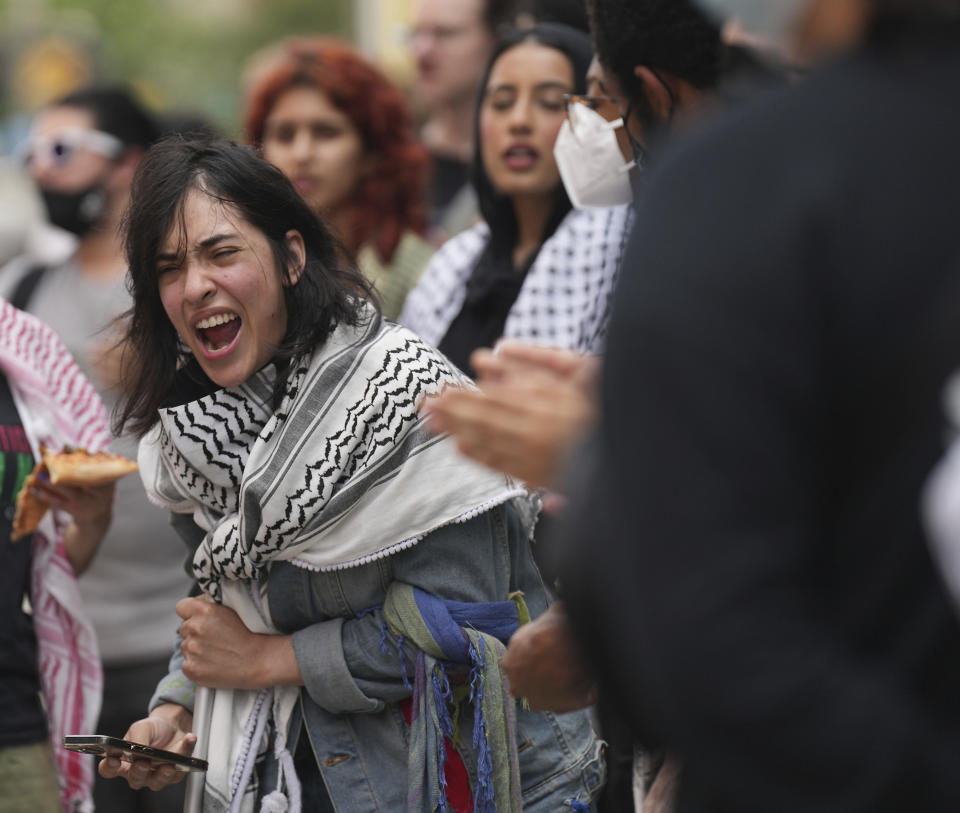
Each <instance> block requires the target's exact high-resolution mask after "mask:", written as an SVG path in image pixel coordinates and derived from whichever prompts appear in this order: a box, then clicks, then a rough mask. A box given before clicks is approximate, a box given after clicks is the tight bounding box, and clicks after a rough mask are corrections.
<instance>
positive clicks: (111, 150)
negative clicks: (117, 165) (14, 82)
mask: <svg viewBox="0 0 960 813" xmlns="http://www.w3.org/2000/svg"><path fill="white" fill-rule="evenodd" d="M77 150H86V151H87V152H92V153H96V154H97V155H102V156H103V157H104V158H110V159H111V160H112V159H114V158H117V157H119V156H120V154H121V153H122V152H123V142H122V141H121V140H120V139H119V138H117V137H116V136H112V135H110V134H109V133H104V132H102V131H100V130H83V129H79V128H76V129H69V130H63V131H62V132H60V133H57V134H56V135H55V136H33V137H32V138H30V139H28V140H27V141H26V142H25V143H24V144H22V145H21V146H20V148H19V149H18V150H17V158H18V159H19V161H20V162H21V163H22V164H23V165H24V166H29V165H31V164H44V165H47V166H52V167H62V166H64V165H66V164H68V163H69V162H70V160H71V159H72V158H73V156H74V154H75V153H76V152H77Z"/></svg>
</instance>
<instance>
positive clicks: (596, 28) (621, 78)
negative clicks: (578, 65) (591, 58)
mask: <svg viewBox="0 0 960 813" xmlns="http://www.w3.org/2000/svg"><path fill="white" fill-rule="evenodd" d="M588 11H589V15H590V30H591V33H592V35H593V45H594V49H595V50H596V52H597V59H598V60H599V62H600V64H601V65H602V66H603V69H604V70H605V71H610V72H611V73H612V74H613V76H614V77H615V78H616V80H617V81H618V82H619V84H620V86H621V87H622V88H623V91H624V93H626V94H627V96H629V97H630V100H631V101H633V102H634V103H635V104H643V103H644V98H645V97H644V94H643V83H642V82H641V81H640V80H639V79H638V78H637V77H636V75H635V74H634V68H636V66H637V65H646V66H647V67H650V68H654V69H658V68H659V69H662V70H664V71H667V72H669V73H671V74H673V75H674V76H676V77H678V78H680V79H684V80H686V81H687V82H689V83H690V84H691V85H693V86H694V87H697V88H712V87H715V86H716V85H717V84H718V83H719V81H720V75H721V71H722V68H723V55H724V47H723V42H722V40H721V37H720V28H719V27H718V26H717V24H716V23H714V22H713V21H712V20H711V19H710V18H709V17H707V15H706V14H704V13H703V12H701V11H700V10H699V8H697V7H696V6H695V5H694V3H693V2H691V0H589V7H588Z"/></svg>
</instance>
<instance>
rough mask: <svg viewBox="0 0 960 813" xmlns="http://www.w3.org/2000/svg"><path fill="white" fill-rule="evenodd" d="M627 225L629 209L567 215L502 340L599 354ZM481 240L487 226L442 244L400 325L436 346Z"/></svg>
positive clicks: (462, 294)
mask: <svg viewBox="0 0 960 813" xmlns="http://www.w3.org/2000/svg"><path fill="white" fill-rule="evenodd" d="M632 223H633V207H632V206H631V205H625V206H615V207H613V208H610V209H589V210H583V211H578V210H576V209H574V210H572V211H570V213H569V214H567V216H566V217H565V218H564V219H563V221H562V222H561V223H560V225H559V226H557V229H556V231H555V232H554V233H553V234H552V235H551V236H550V237H549V238H548V239H547V240H546V241H545V242H544V244H543V246H542V247H541V248H540V251H539V252H538V253H537V257H536V259H535V260H534V261H533V265H532V266H531V267H530V270H529V271H528V272H527V276H526V277H525V278H524V280H523V287H522V288H521V289H520V293H519V295H518V296H517V300H516V302H514V303H513V306H512V307H511V308H510V313H509V314H508V316H507V321H506V323H505V324H504V326H503V338H505V339H520V340H523V341H527V342H532V343H534V344H541V345H547V346H549V347H562V348H565V349H567V350H576V351H578V352H582V353H600V352H602V351H603V349H604V344H605V341H606V332H607V320H608V319H609V316H610V308H611V306H612V304H613V292H614V289H615V287H616V282H617V278H618V275H619V271H620V260H621V258H622V256H623V252H624V248H625V247H626V243H627V238H628V237H629V235H630V226H631V225H632ZM489 241H490V227H489V226H487V224H486V223H479V224H477V225H476V226H474V227H473V228H471V229H467V230H466V231H464V232H461V233H460V234H458V235H457V236H456V237H453V238H452V239H450V240H448V241H447V242H446V243H444V244H443V247H442V248H441V249H440V250H439V251H438V252H437V253H436V254H434V255H433V259H432V260H431V261H430V264H429V265H428V266H427V269H426V271H424V273H423V276H422V277H421V278H420V282H418V283H417V286H416V287H415V288H414V289H413V290H412V291H411V292H410V294H409V295H408V296H407V300H406V303H405V304H404V306H403V313H401V315H400V320H399V321H400V323H401V324H403V325H405V326H406V327H408V328H410V329H411V330H412V331H413V332H414V333H416V334H418V335H419V336H420V337H422V338H423V339H424V341H427V342H429V343H430V344H433V345H438V344H440V341H441V340H442V339H443V337H444V336H445V335H446V333H447V330H448V329H449V327H450V325H451V323H452V322H453V320H454V319H455V318H456V317H457V314H459V313H460V310H461V309H462V308H463V303H464V300H465V298H466V294H467V281H468V280H469V279H470V275H471V274H472V273H473V270H474V268H475V266H476V264H477V262H478V261H479V259H480V256H481V255H482V254H483V251H484V249H485V248H486V246H487V243H488V242H489Z"/></svg>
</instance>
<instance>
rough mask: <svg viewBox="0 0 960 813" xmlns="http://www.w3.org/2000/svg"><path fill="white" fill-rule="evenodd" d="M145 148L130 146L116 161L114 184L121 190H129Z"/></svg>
mask: <svg viewBox="0 0 960 813" xmlns="http://www.w3.org/2000/svg"><path fill="white" fill-rule="evenodd" d="M143 153H144V150H143V149H141V148H140V147H128V148H127V149H126V150H125V151H124V153H123V155H121V156H120V157H119V158H118V159H117V162H116V167H115V168H114V172H113V175H112V178H113V184H114V185H115V186H116V188H117V189H119V190H124V191H125V190H128V189H129V188H130V184H132V183H133V175H134V173H135V172H136V171H137V165H138V164H139V163H140V159H141V158H143Z"/></svg>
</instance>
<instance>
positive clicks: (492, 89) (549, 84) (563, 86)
mask: <svg viewBox="0 0 960 813" xmlns="http://www.w3.org/2000/svg"><path fill="white" fill-rule="evenodd" d="M554 88H556V89H558V90H563V91H570V90H572V88H571V87H570V85H568V84H567V83H566V82H561V81H559V80H553V79H551V80H548V81H546V82H538V83H537V84H536V85H534V86H533V89H534V90H553V89H554ZM516 89H517V86H516V84H515V83H513V82H504V83H503V84H500V85H490V86H489V87H487V93H496V92H497V91H500V90H514V91H515V90H516Z"/></svg>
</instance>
